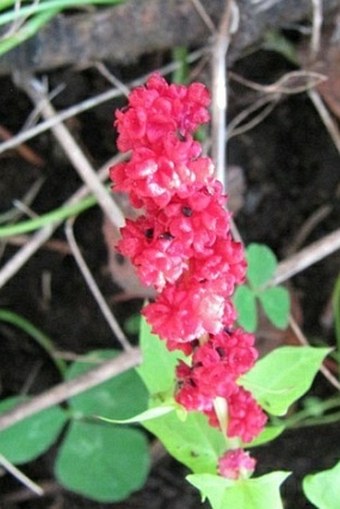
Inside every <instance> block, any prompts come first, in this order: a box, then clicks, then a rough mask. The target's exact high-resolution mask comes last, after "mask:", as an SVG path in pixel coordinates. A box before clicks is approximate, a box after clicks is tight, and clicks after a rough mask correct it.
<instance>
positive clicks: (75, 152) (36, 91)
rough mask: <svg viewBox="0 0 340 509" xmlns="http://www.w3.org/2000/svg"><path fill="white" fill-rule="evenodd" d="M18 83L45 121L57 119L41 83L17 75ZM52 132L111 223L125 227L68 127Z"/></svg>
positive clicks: (115, 206)
mask: <svg viewBox="0 0 340 509" xmlns="http://www.w3.org/2000/svg"><path fill="white" fill-rule="evenodd" d="M16 81H17V83H18V84H19V86H20V87H21V88H22V89H23V90H24V91H25V92H26V93H27V94H28V96H29V97H30V98H31V100H32V101H33V102H34V104H35V105H40V106H41V113H42V115H43V117H44V118H45V119H49V118H53V117H55V115H56V111H55V110H54V108H53V106H52V105H51V103H50V102H49V100H48V97H47V94H46V90H45V87H44V85H43V83H42V82H41V81H39V80H37V79H36V78H33V77H32V76H30V75H27V74H22V75H20V74H17V77H16ZM52 132H53V134H54V136H55V137H56V139H57V140H58V142H59V143H60V145H61V147H62V148H63V149H64V151H65V153H66V155H67V157H68V159H69V160H70V162H71V163H72V165H73V167H74V168H75V170H76V171H77V172H78V174H79V175H80V177H81V178H82V180H83V181H84V182H85V183H86V184H87V186H88V187H89V189H91V191H92V193H93V194H94V195H95V197H96V198H97V200H98V203H99V205H100V206H101V208H102V210H103V212H104V213H105V214H106V215H107V217H108V219H109V221H111V222H112V224H114V225H115V226H116V227H118V228H120V227H121V226H123V224H124V223H125V218H124V214H123V213H122V212H121V210H120V208H119V207H118V205H117V204H116V203H115V202H114V200H113V198H112V196H111V194H109V193H108V192H107V190H106V188H105V187H104V186H103V184H102V183H101V182H100V181H99V180H98V177H97V174H96V172H95V170H94V169H93V168H92V166H91V164H90V162H89V161H88V159H87V158H86V157H85V155H84V153H83V151H82V150H81V148H80V147H79V145H78V144H77V142H76V141H75V139H74V137H73V136H72V135H71V133H70V131H69V130H68V129H67V127H66V126H65V125H64V124H63V123H61V124H58V125H56V126H54V127H52Z"/></svg>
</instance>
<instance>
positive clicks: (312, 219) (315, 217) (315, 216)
mask: <svg viewBox="0 0 340 509" xmlns="http://www.w3.org/2000/svg"><path fill="white" fill-rule="evenodd" d="M331 212H332V207H331V206H330V205H321V207H319V208H318V209H316V210H315V211H314V212H313V213H312V214H311V215H310V216H309V217H308V218H307V219H306V221H305V222H304V223H303V225H302V226H301V228H300V229H299V230H298V232H297V233H296V235H295V236H294V238H293V240H292V241H291V242H290V245H289V248H288V249H286V251H285V255H286V256H290V255H292V254H293V253H296V251H298V250H299V249H300V248H301V246H302V245H303V244H304V242H305V240H306V239H307V237H308V236H309V235H310V234H311V232H312V231H313V230H314V228H315V227H316V226H317V225H318V224H319V223H321V221H323V220H324V219H325V218H326V217H327V216H328V215H329V214H330V213H331Z"/></svg>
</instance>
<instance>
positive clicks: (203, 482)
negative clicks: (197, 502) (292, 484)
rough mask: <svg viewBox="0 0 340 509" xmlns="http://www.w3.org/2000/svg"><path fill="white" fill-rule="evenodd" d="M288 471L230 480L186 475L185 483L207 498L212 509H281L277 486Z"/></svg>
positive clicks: (205, 475)
mask: <svg viewBox="0 0 340 509" xmlns="http://www.w3.org/2000/svg"><path fill="white" fill-rule="evenodd" d="M288 476H289V472H271V473H270V474H267V475H263V476H262V477H258V478H256V479H242V480H238V481H231V480H228V479H224V478H223V477H219V476H217V475H210V474H196V475H188V476H187V480H188V481H189V482H190V483H191V484H193V485H194V486H195V487H196V488H198V489H199V490H200V491H201V493H202V496H203V499H204V498H208V499H209V502H210V503H211V505H212V507H213V509H283V505H282V501H281V497H280V486H281V484H282V483H283V481H285V479H286V478H287V477H288Z"/></svg>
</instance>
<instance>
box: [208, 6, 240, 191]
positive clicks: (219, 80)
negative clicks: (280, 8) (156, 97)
mask: <svg viewBox="0 0 340 509" xmlns="http://www.w3.org/2000/svg"><path fill="white" fill-rule="evenodd" d="M238 14H239V12H238V7H237V5H236V4H235V3H234V0H227V5H226V8H225V11H224V13H223V17H222V20H221V23H220V25H219V28H218V32H217V35H216V41H215V43H214V45H213V48H212V52H213V54H212V91H213V93H212V123H211V129H212V158H213V161H214V163H215V165H216V177H217V178H218V180H220V182H222V184H223V185H224V188H225V189H226V184H227V178H226V168H227V156H226V114H227V102H228V83H227V68H226V66H227V64H226V57H227V52H228V48H229V44H230V38H231V34H232V33H234V32H235V31H236V30H237V27H238Z"/></svg>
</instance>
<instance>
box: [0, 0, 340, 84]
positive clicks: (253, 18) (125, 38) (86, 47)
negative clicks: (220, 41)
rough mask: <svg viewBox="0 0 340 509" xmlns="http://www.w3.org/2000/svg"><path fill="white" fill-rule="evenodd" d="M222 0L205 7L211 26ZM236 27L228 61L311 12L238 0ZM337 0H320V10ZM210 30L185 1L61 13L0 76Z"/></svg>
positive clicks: (126, 56)
mask: <svg viewBox="0 0 340 509" xmlns="http://www.w3.org/2000/svg"><path fill="white" fill-rule="evenodd" d="M224 5H225V1H224V0H209V2H205V3H204V6H205V9H206V11H207V13H208V15H209V16H211V18H212V19H213V21H214V22H215V24H216V26H217V25H218V23H219V17H220V15H221V13H222V12H223V9H224ZM237 5H238V6H239V9H240V27H239V30H238V32H237V34H235V37H233V41H232V44H231V48H230V55H229V58H230V61H233V60H235V59H237V58H238V57H240V56H241V55H242V54H243V52H244V50H245V49H246V48H249V47H250V46H253V45H254V44H257V43H258V42H259V41H260V40H261V38H262V37H263V36H264V34H265V33H266V31H267V30H269V29H270V30H273V29H279V28H280V27H282V26H285V25H286V24H287V23H291V22H296V21H298V20H301V19H303V18H306V17H310V16H311V11H312V2H311V1H310V0H278V1H277V2H276V3H274V4H273V5H272V6H271V7H269V8H268V9H266V10H259V11H256V5H257V4H253V3H252V2H251V0H238V2H237ZM338 5H339V0H323V9H324V13H325V14H327V12H330V11H331V10H332V9H333V8H335V7H337V6H338ZM210 35H211V34H210V33H209V30H208V28H207V26H206V24H205V23H204V21H203V20H202V19H201V17H200V16H199V14H198V13H197V11H196V9H195V8H194V6H193V3H192V2H191V1H190V0H126V2H125V3H124V4H122V5H118V6H114V7H111V8H109V9H100V10H96V11H94V12H93V13H85V14H77V15H75V14H73V15H67V13H66V14H60V15H59V16H57V17H56V18H55V19H54V20H53V21H52V22H51V23H49V24H48V25H47V26H46V27H44V28H43V29H42V30H41V31H40V32H39V33H38V34H37V35H36V36H35V37H34V38H32V39H30V40H28V41H26V42H25V43H24V44H22V45H21V46H19V47H18V48H16V49H14V50H12V51H11V52H9V53H7V54H6V55H4V57H2V58H0V75H1V74H2V75H3V74H8V73H11V72H12V71H13V70H15V69H21V70H29V71H32V72H33V71H42V70H49V69H53V68H56V67H59V66H65V65H88V64H90V63H91V62H93V61H95V60H96V61H97V60H110V61H112V62H116V63H128V62H132V61H134V60H136V59H137V58H138V57H140V56H142V55H144V54H147V53H151V52H155V51H162V50H165V49H168V48H171V47H173V46H176V45H177V46H178V45H195V44H196V45H197V44H198V45H204V44H206V43H207V41H208V40H209V37H210Z"/></svg>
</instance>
